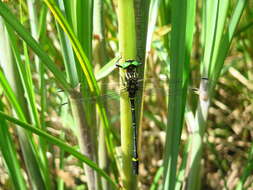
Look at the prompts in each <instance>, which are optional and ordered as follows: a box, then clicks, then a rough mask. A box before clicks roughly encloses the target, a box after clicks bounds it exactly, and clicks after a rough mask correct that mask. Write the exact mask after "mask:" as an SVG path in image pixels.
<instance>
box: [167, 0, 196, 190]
mask: <svg viewBox="0 0 253 190" xmlns="http://www.w3.org/2000/svg"><path fill="white" fill-rule="evenodd" d="M195 6H196V1H193V2H192V3H188V2H187V1H180V2H179V1H176V0H174V1H172V7H171V8H172V32H171V64H170V84H169V85H170V88H171V89H170V90H171V91H178V89H183V91H182V93H179V94H176V93H173V94H172V95H170V96H169V113H168V126H167V130H166V145H165V157H164V187H163V188H164V189H169V190H174V188H175V184H176V172H177V158H178V153H179V145H180V139H181V132H182V127H183V120H184V112H185V102H186V94H187V85H188V76H189V64H190V62H189V60H190V55H191V47H192V38H193V30H194V21H195ZM174 81H179V82H177V83H174Z"/></svg>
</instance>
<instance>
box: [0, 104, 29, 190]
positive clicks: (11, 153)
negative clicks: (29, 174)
mask: <svg viewBox="0 0 253 190" xmlns="http://www.w3.org/2000/svg"><path fill="white" fill-rule="evenodd" d="M0 110H1V111H3V103H2V101H0ZM0 125H1V127H0V150H1V152H2V156H3V159H4V161H5V163H6V166H7V168H8V173H9V176H10V179H11V181H12V183H13V187H15V188H17V189H20V190H26V189H27V187H26V184H25V180H24V178H23V174H22V171H21V167H20V164H19V161H18V158H17V154H16V150H15V146H14V144H13V141H12V139H11V134H10V132H9V131H8V126H7V123H6V121H5V120H4V119H2V118H0Z"/></svg>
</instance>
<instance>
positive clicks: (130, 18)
mask: <svg viewBox="0 0 253 190" xmlns="http://www.w3.org/2000/svg"><path fill="white" fill-rule="evenodd" d="M118 22H119V49H120V54H121V56H122V60H121V61H125V60H130V59H132V60H134V59H136V39H135V38H136V36H135V35H136V33H135V15H134V4H133V0H119V1H118ZM120 76H121V80H123V81H124V80H125V72H124V71H123V70H122V69H120ZM121 85H123V83H121ZM121 87H122V86H121ZM120 114H121V115H120V121H121V149H122V170H121V171H122V172H121V176H122V180H123V186H124V188H125V189H127V190H134V189H136V176H134V174H133V172H132V162H131V157H132V146H133V144H132V128H131V111H130V103H129V98H128V95H127V94H125V93H124V94H122V95H121V97H120Z"/></svg>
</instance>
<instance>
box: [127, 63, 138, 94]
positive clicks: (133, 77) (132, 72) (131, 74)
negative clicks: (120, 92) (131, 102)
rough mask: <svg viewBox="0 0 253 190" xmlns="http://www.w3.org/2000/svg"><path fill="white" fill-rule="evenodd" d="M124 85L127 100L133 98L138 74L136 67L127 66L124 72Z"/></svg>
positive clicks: (136, 87) (136, 88)
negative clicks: (125, 86) (127, 95)
mask: <svg viewBox="0 0 253 190" xmlns="http://www.w3.org/2000/svg"><path fill="white" fill-rule="evenodd" d="M125 79H126V85H127V91H128V94H129V98H134V97H135V95H136V92H137V90H138V73H137V71H136V67H134V66H129V67H128V68H127V70H126V78H125Z"/></svg>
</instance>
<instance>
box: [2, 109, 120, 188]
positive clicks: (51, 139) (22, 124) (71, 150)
mask: <svg viewBox="0 0 253 190" xmlns="http://www.w3.org/2000/svg"><path fill="white" fill-rule="evenodd" d="M0 117H1V118H2V119H5V120H8V121H10V122H12V123H14V124H16V125H18V126H20V127H22V128H24V129H26V130H28V131H30V132H32V133H34V134H37V135H38V136H40V137H42V138H45V139H46V140H47V141H48V142H49V143H51V144H54V145H57V146H59V147H60V148H61V149H62V150H65V151H66V152H69V153H70V154H72V155H73V156H74V157H76V158H77V159H79V160H80V161H82V162H84V163H85V164H87V165H89V166H90V167H91V168H93V169H94V170H96V171H97V172H98V174H99V175H101V176H103V177H104V178H105V179H106V180H108V182H110V183H111V185H113V187H114V188H116V187H117V184H116V183H115V182H114V181H113V180H112V179H111V178H110V177H109V176H108V175H107V174H106V173H105V172H104V171H103V170H101V169H100V168H99V167H98V166H97V165H96V164H95V163H94V162H93V161H91V160H89V159H88V158H87V157H86V156H84V155H83V154H81V153H80V152H78V151H76V150H75V149H74V148H73V147H71V146H69V145H67V144H66V143H64V142H63V141H62V140H60V139H58V138H56V137H54V136H52V135H50V134H48V133H46V132H44V131H43V130H40V129H38V128H35V127H34V126H32V125H30V124H27V123H25V122H22V121H20V120H17V119H15V118H13V117H11V116H9V115H7V114H5V113H3V112H2V111H0Z"/></svg>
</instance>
